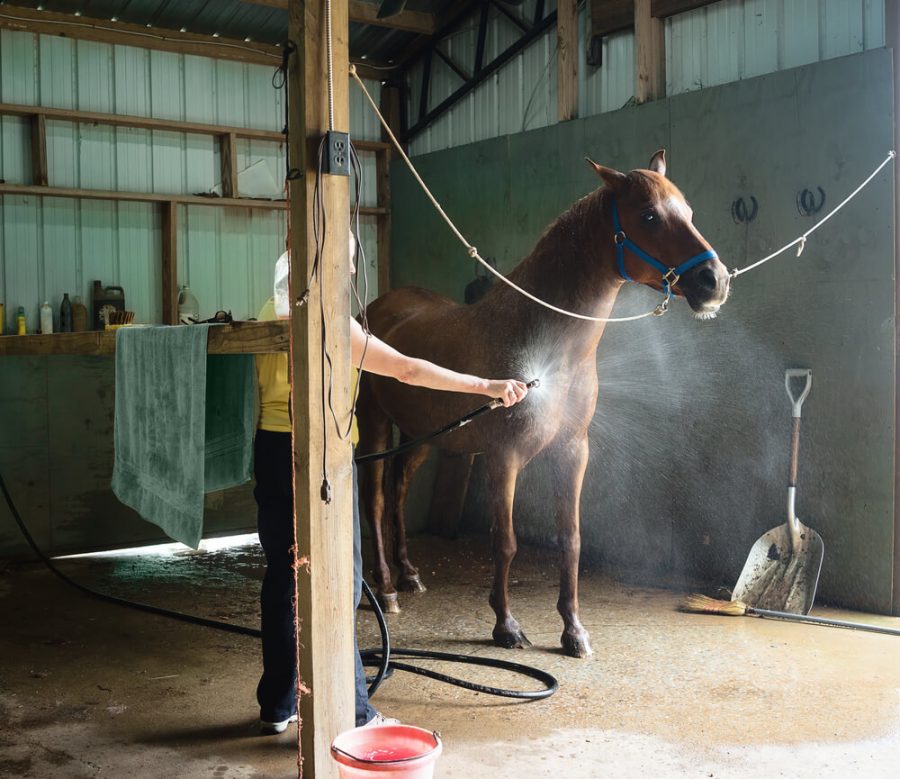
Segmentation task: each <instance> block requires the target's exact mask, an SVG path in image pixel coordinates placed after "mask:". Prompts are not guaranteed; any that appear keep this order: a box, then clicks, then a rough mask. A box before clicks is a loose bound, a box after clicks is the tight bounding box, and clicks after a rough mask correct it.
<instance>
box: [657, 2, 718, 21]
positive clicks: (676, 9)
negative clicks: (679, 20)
mask: <svg viewBox="0 0 900 779" xmlns="http://www.w3.org/2000/svg"><path fill="white" fill-rule="evenodd" d="M715 2H718V0H653V2H652V3H651V11H650V12H651V13H652V14H653V16H654V17H656V18H657V19H665V18H666V17H668V16H675V14H682V13H684V12H685V11H693V10H694V9H695V8H702V7H703V6H704V5H712V4H713V3H715Z"/></svg>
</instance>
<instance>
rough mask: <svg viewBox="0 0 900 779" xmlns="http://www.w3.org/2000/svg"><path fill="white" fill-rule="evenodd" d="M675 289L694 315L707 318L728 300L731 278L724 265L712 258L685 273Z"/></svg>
mask: <svg viewBox="0 0 900 779" xmlns="http://www.w3.org/2000/svg"><path fill="white" fill-rule="evenodd" d="M675 289H676V290H678V291H680V292H681V294H682V295H684V299H685V300H686V301H687V303H688V305H689V306H690V307H691V310H692V311H693V312H694V314H695V315H697V316H700V317H701V318H707V317H711V316H714V315H715V314H716V312H717V311H718V310H719V308H720V307H721V306H722V304H724V303H725V301H726V300H727V299H728V293H729V292H730V291H731V276H730V275H729V273H728V269H727V268H726V267H725V265H724V264H722V262H721V261H720V260H719V259H718V258H713V259H710V260H707V261H706V262H703V263H701V264H699V265H697V266H696V267H694V268H691V269H690V270H689V271H687V272H686V273H685V274H684V275H683V276H682V277H681V278H680V279H679V280H678V284H677V285H676V287H675Z"/></svg>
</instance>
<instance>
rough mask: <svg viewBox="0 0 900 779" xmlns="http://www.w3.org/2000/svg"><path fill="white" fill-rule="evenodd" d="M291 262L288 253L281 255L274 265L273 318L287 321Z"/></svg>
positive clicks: (289, 301)
mask: <svg viewBox="0 0 900 779" xmlns="http://www.w3.org/2000/svg"><path fill="white" fill-rule="evenodd" d="M290 270H291V261H290V258H289V257H288V253H287V252H285V253H284V254H282V255H281V256H280V257H279V258H278V261H277V262H276V263H275V316H277V317H278V318H279V319H287V318H288V317H289V316H290V315H291V291H290V288H289V281H288V280H289V274H290Z"/></svg>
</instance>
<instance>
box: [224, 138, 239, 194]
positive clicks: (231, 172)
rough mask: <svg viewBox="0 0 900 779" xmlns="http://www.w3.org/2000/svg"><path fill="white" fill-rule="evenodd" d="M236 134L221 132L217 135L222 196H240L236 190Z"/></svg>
mask: <svg viewBox="0 0 900 779" xmlns="http://www.w3.org/2000/svg"><path fill="white" fill-rule="evenodd" d="M236 140H237V136H235V134H234V133H223V134H222V135H220V136H219V161H220V162H221V172H222V197H240V193H239V191H238V170H237V145H236Z"/></svg>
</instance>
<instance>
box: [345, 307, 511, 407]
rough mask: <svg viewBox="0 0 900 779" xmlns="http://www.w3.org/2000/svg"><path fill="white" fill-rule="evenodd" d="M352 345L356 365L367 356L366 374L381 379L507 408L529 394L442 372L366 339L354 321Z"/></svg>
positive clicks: (376, 340)
mask: <svg viewBox="0 0 900 779" xmlns="http://www.w3.org/2000/svg"><path fill="white" fill-rule="evenodd" d="M367 340H368V343H367ZM350 343H351V347H352V354H353V364H354V365H359V363H360V360H363V354H365V359H364V360H363V363H362V366H361V367H362V369H363V370H364V371H368V372H369V373H377V374H378V375H379V376H390V377H391V378H394V379H397V381H400V382H403V383H404V384H412V385H414V386H416V387H428V388H429V389H435V390H446V391H449V392H470V393H473V394H476V395H486V396H488V397H490V398H500V400H502V401H503V405H504V406H512V405H515V404H516V403H518V402H519V401H520V400H521V399H522V398H524V397H525V395H527V394H528V387H527V386H525V382H523V381H518V380H516V379H501V380H496V379H481V378H479V377H478V376H469V375H468V374H465V373H457V372H456V371H451V370H449V369H447V368H442V367H441V366H439V365H435V364H434V363H433V362H428V360H420V359H418V358H416V357H407V356H406V355H405V354H401V353H400V352H398V351H397V350H396V349H394V347H392V346H388V344H386V343H385V342H384V341H382V340H381V339H380V338H376V337H375V336H374V335H368V336H366V333H365V331H364V330H363V329H362V326H361V325H360V324H359V322H357V321H356V320H355V319H351V320H350Z"/></svg>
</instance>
